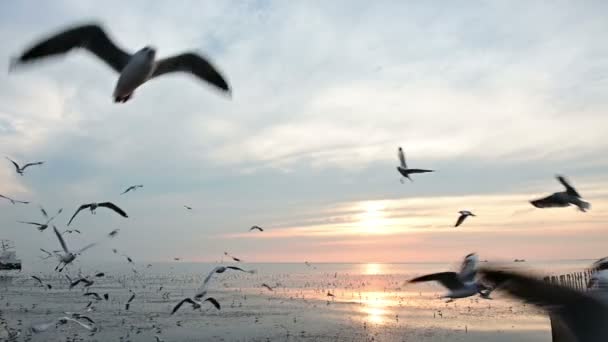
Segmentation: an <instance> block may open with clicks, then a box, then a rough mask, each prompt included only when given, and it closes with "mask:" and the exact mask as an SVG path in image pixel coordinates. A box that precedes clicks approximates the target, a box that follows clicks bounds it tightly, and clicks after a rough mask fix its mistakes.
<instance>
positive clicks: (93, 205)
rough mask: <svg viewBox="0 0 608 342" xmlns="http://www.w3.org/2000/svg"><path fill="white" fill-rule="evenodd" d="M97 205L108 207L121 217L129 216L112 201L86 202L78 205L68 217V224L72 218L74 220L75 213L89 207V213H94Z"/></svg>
mask: <svg viewBox="0 0 608 342" xmlns="http://www.w3.org/2000/svg"><path fill="white" fill-rule="evenodd" d="M98 207H102V208H108V209H111V210H113V211H114V212H116V213H117V214H118V215H120V216H122V217H129V216H128V215H127V213H125V211H124V210H122V209H120V208H119V207H118V206H117V205H115V204H114V203H112V202H103V203H88V204H83V205H81V206H80V207H78V209H77V210H76V212H75V213H74V215H72V218H71V219H70V221H69V222H68V226H69V225H70V223H72V220H74V218H75V217H76V215H78V213H79V212H80V211H81V210H83V209H87V208H88V209H89V210H91V214H95V210H96V209H97V208H98Z"/></svg>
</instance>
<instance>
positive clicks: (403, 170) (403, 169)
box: [397, 147, 435, 183]
mask: <svg viewBox="0 0 608 342" xmlns="http://www.w3.org/2000/svg"><path fill="white" fill-rule="evenodd" d="M397 155H398V156H399V166H397V171H399V173H400V174H401V175H402V176H403V177H405V178H407V179H409V180H410V182H413V180H412V179H411V178H410V175H411V174H414V173H427V172H435V170H426V169H410V168H408V167H407V163H406V162H405V154H404V153H403V149H402V148H401V147H399V150H398V151H397ZM400 181H401V183H403V178H401V179H400Z"/></svg>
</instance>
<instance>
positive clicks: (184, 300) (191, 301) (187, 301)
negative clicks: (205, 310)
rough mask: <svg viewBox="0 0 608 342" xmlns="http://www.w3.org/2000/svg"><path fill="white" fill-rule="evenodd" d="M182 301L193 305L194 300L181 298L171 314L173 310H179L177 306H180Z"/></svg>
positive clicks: (182, 303)
mask: <svg viewBox="0 0 608 342" xmlns="http://www.w3.org/2000/svg"><path fill="white" fill-rule="evenodd" d="M184 303H188V304H192V305H194V304H195V303H194V301H193V300H192V299H190V298H184V299H182V301H181V302H179V303H177V305H176V306H175V307H174V308H173V311H171V314H172V315H173V314H174V313H175V312H177V310H179V308H181V307H182V305H184Z"/></svg>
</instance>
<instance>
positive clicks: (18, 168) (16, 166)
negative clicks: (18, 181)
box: [6, 157, 21, 173]
mask: <svg viewBox="0 0 608 342" xmlns="http://www.w3.org/2000/svg"><path fill="white" fill-rule="evenodd" d="M6 159H8V160H9V161H10V162H11V163H13V165H15V170H17V173H19V172H21V168H20V167H19V164H17V162H15V161H14V160H12V159H11V158H9V157H6Z"/></svg>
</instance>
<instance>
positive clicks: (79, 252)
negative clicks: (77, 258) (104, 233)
mask: <svg viewBox="0 0 608 342" xmlns="http://www.w3.org/2000/svg"><path fill="white" fill-rule="evenodd" d="M95 245H96V243H90V244H88V245H86V246H84V247H83V248H81V249H80V250H78V251H77V252H76V253H75V254H82V252H84V251H86V250H87V249H89V248H91V247H93V246H95Z"/></svg>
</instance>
